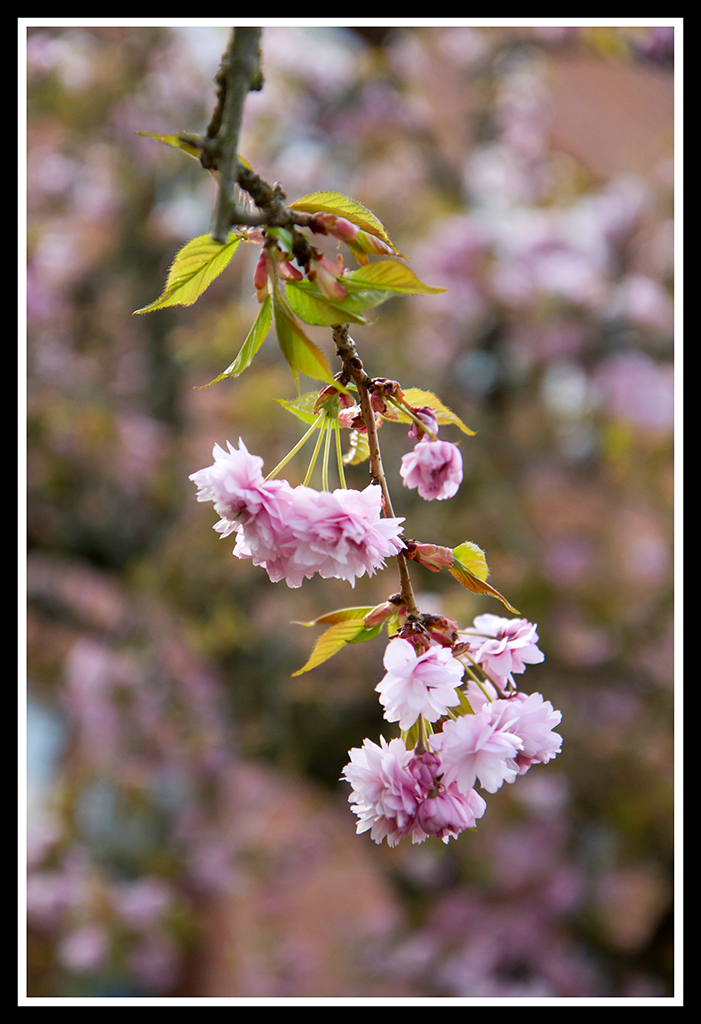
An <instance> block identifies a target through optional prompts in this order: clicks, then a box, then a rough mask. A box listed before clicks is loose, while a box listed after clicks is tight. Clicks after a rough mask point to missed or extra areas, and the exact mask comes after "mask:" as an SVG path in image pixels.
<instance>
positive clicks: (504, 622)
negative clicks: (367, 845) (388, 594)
mask: <svg viewBox="0 0 701 1024" xmlns="http://www.w3.org/2000/svg"><path fill="white" fill-rule="evenodd" d="M442 626H443V630H442V633H440V634H438V635H440V636H441V642H438V641H436V640H435V639H432V638H430V637H429V636H427V635H426V634H425V633H424V632H423V631H421V632H418V633H417V632H416V630H415V628H413V627H409V628H408V629H405V630H404V631H400V633H399V634H398V635H397V636H396V637H395V638H394V639H391V640H390V642H389V644H388V645H387V649H386V651H385V656H384V666H385V669H386V670H387V671H386V674H385V676H384V678H383V679H382V680H381V681H380V682H379V683H378V685H377V686H376V687H375V689H376V690H377V692H378V693H379V695H380V696H379V699H380V703H381V704H382V706H383V707H384V709H385V711H384V717H385V719H387V721H388V722H398V723H399V727H400V729H401V731H402V735H401V737H398V738H396V739H393V740H391V741H390V742H387V740H386V739H385V738H384V737H380V744H379V745H378V744H376V743H374V742H372V741H371V740H369V739H366V740H365V741H364V743H363V746H362V747H360V748H354V749H353V750H351V751H350V755H349V756H350V762H349V764H347V765H346V767H345V768H344V770H343V777H344V779H345V780H346V781H347V782H348V783H350V786H351V794H350V796H349V798H348V799H349V801H350V802H351V804H352V810H353V811H354V812H355V814H356V815H357V816H358V825H357V831H358V832H359V833H361V832H367V831H368V830H369V831H370V835H371V837H372V838H373V839H374V840H375V842H376V843H381V842H382V841H383V840H385V839H386V840H387V843H388V845H389V846H396V845H397V843H399V842H400V841H401V840H402V839H405V838H407V837H409V836H411V840H412V842H413V843H422V842H423V841H424V840H425V839H427V838H428V837H429V836H437V837H438V838H439V839H442V840H443V841H444V842H448V841H449V840H450V839H451V838H457V836H458V835H459V834H460V833H461V832H463V831H464V830H465V829H468V828H474V827H475V825H476V822H477V819H478V818H481V817H482V815H483V814H484V812H485V810H486V806H487V805H486V802H485V800H484V798H483V797H482V796H481V795H480V794H479V793H478V792H477V790H476V789H475V785H476V783H479V785H480V787H481V788H482V789H484V790H486V791H487V792H488V793H496V791H497V790H498V789H500V787H501V786H502V784H503V783H504V782H509V783H512V782H514V780H515V779H516V778H517V777H518V776H519V775H523V774H524V773H525V772H527V771H528V769H529V768H530V767H531V765H534V764H545V763H547V762H548V761H550V760H551V758H553V757H555V756H556V755H557V754H558V753H559V751H560V748H561V745H562V737H561V736H560V735H558V733H556V732H554V729H555V727H556V726H557V725H558V724H559V722H560V720H561V718H562V715H561V713H560V712H559V711H556V710H555V709H554V708H553V706H552V704H551V703H550V701H546V700H544V699H543V696H542V695H541V694H540V693H531V694H524V693H520V692H518V691H517V690H516V689H515V683H514V680H513V674H514V673H517V674H519V673H522V672H523V671H524V670H525V667H526V665H527V664H535V663H537V662H540V661H542V660H543V654H542V652H541V651H540V650H539V649H538V647H537V642H538V635H537V632H536V627H535V626H534V625H533V624H532V623H530V622H528V621H527V620H526V619H504V618H501V617H499V616H496V615H480V616H477V618H476V619H475V620H474V625H473V627H472V628H471V629H470V630H466V631H464V632H460V631H459V630H458V629H457V624H456V623H451V622H449V621H448V620H444V622H443V624H442ZM446 626H447V627H448V631H449V632H450V634H451V636H452V638H453V640H454V642H453V644H452V646H449V647H448V646H443V644H444V643H445V638H446V635H447V630H446ZM402 632H404V633H405V636H402ZM465 636H469V637H470V640H469V641H467V640H464V639H463V637H465ZM487 666H489V667H487ZM463 682H466V684H467V685H465V686H463ZM410 737H413V738H414V740H415V745H414V746H413V749H412V748H411V746H410V745H409V738H410Z"/></svg>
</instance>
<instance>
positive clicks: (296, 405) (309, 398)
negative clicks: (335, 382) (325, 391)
mask: <svg viewBox="0 0 701 1024" xmlns="http://www.w3.org/2000/svg"><path fill="white" fill-rule="evenodd" d="M318 397H319V392H318V391H308V392H307V393H306V394H305V395H299V396H298V397H297V398H295V399H293V400H292V401H288V400H287V399H285V398H276V399H275V401H276V402H279V403H280V405H281V406H282V407H283V408H284V409H287V411H288V412H291V413H292V415H293V416H296V417H297V419H300V420H302V422H303V423H308V424H309V425H310V426H311V425H312V423H315V422H316V420H317V419H318V417H319V413H318V412H314V406H315V405H316V400H317V398H318ZM304 625H311V623H304Z"/></svg>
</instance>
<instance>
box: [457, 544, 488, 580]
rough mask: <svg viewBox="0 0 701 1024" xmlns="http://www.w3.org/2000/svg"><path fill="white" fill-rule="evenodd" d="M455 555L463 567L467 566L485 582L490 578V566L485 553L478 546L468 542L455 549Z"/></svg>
mask: <svg viewBox="0 0 701 1024" xmlns="http://www.w3.org/2000/svg"><path fill="white" fill-rule="evenodd" d="M453 554H454V555H455V557H456V558H457V560H458V561H459V562H460V564H461V565H464V566H466V567H467V568H468V569H469V570H470V572H473V573H474V574H475V576H479V578H480V579H481V580H482V581H484V580H486V579H487V578H488V576H489V566H488V565H487V559H486V557H485V554H484V551H483V550H482V548H481V547H479V545H478V544H474V543H473V542H472V541H471V540H466V541H465V542H464V543H463V544H459V545H458V546H457V547H456V548H454V549H453Z"/></svg>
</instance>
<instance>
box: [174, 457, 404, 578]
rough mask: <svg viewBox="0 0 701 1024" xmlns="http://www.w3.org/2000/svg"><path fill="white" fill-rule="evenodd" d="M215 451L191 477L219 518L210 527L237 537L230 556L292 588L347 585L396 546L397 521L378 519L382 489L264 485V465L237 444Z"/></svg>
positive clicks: (266, 482)
mask: <svg viewBox="0 0 701 1024" xmlns="http://www.w3.org/2000/svg"><path fill="white" fill-rule="evenodd" d="M227 445H228V451H225V450H224V449H223V448H221V447H220V446H219V445H215V446H214V450H213V455H214V464H213V465H212V466H209V467H208V468H206V469H201V470H198V472H196V473H193V474H192V475H191V477H190V479H191V480H192V481H193V482H194V483H195V484H196V485H197V486H198V492H197V500H198V501H212V502H214V508H215V510H216V511H217V512H218V513H219V515H220V516H221V517H222V518H221V519H220V521H219V522H218V523H216V524H215V526H214V529H215V530H217V532H218V533H220V534H221V535H222V537H227V536H229V534H230V533H232V532H236V534H237V538H236V545H235V547H234V554H235V555H236V557H237V558H250V559H251V560H252V561H253V564H254V565H259V566H262V567H264V568H265V569H266V571H267V573H268V576H269V577H270V579H271V580H272V581H273V582H274V583H277V582H279V581H280V580H283V579H284V580H285V581H286V582H287V585H288V586H289V587H292V588H296V587H300V586H301V585H302V581H303V580H304V579H305V578H306V579H311V577H312V576H314V575H315V573H318V574H319V575H320V576H322V577H323V578H326V579H328V578H331V577H335V578H337V579H345V580H348V581H349V582H350V583H351V584H354V583H355V579H356V578H357V577H359V576H362V575H364V574H365V573H367V574H368V575H373V574H374V573H375V571H376V570H377V569H379V568H381V567H383V566H384V560H385V558H388V557H390V556H391V555H396V554H397V553H398V552H399V551H401V549H402V547H403V541H402V540H401V538H400V535H401V529H402V526H401V524H402V523H403V522H404V520H403V519H398V518H394V517H385V516H383V514H382V512H383V499H382V489H381V488H380V487H379V486H378V485H377V484H369V485H368V486H367V487H366V488H365V490H363V491H357V490H352V489H350V488H339V489H338V490H335V491H333V492H331V491H315V490H314V489H313V488H311V487H305V486H304V485H300V486H298V487H292V486H291V485H290V484H289V483H288V482H287V481H286V480H265V479H264V477H263V473H262V466H263V460H262V459H261V458H260V457H259V456H257V455H251V454H250V453H249V452H248V450H247V448H246V446H245V445H244V443H243V441H239V448H238V450H237V449H235V448H234V447H232V445H231V444H230V443H229V442H227Z"/></svg>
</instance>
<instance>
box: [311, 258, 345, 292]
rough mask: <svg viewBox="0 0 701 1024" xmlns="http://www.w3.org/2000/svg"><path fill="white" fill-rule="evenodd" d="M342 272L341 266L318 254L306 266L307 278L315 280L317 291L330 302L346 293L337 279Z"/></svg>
mask: <svg viewBox="0 0 701 1024" xmlns="http://www.w3.org/2000/svg"><path fill="white" fill-rule="evenodd" d="M342 273H343V268H342V267H340V266H339V265H338V264H337V263H332V262H331V260H328V259H327V258H326V257H325V256H320V257H319V258H318V259H317V258H313V259H312V261H311V264H310V265H309V267H308V268H307V277H308V278H309V280H310V281H316V283H317V285H318V286H319V291H320V292H321V293H322V294H323V295H325V296H326V298H327V299H331V301H332V302H340V301H341V300H342V299H345V297H346V295H348V292H347V291H346V289H345V288H344V287H343V285H342V284H341V283H340V282H339V281H338V278H339V277H340V276H341V274H342Z"/></svg>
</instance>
